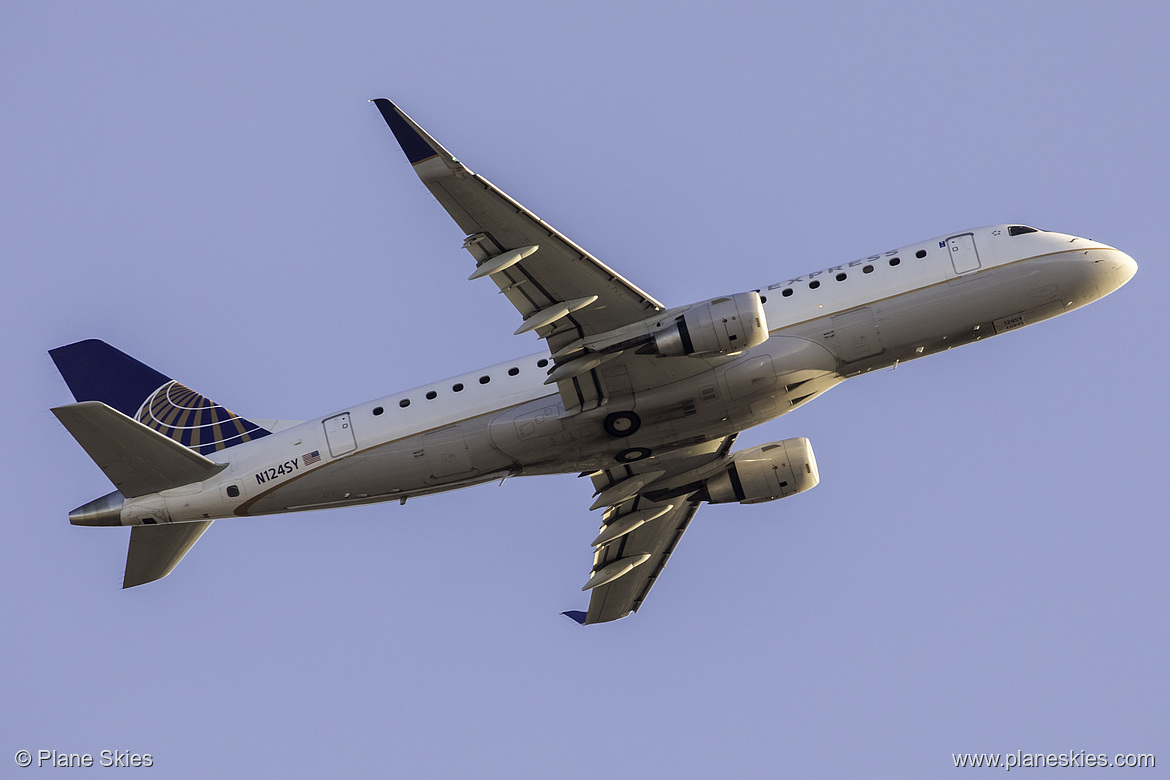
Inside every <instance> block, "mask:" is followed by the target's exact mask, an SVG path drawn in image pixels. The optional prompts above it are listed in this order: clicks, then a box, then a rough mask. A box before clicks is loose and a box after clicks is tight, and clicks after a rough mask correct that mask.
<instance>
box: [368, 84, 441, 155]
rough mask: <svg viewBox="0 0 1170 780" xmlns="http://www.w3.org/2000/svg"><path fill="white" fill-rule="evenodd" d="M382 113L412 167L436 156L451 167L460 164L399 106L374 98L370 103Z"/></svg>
mask: <svg viewBox="0 0 1170 780" xmlns="http://www.w3.org/2000/svg"><path fill="white" fill-rule="evenodd" d="M370 102H371V103H373V104H374V105H375V106H377V107H378V110H379V111H381V112H382V118H383V119H385V120H386V124H387V125H389V126H390V130H391V131H392V132H393V133H394V137H395V138H396V139H397V140H398V145H399V146H401V147H402V151H403V152H405V153H406V159H407V160H409V161H410V164H411V165H418V164H419V163H421V162H423V161H424V160H429V159H430V158H432V157H435V156H441V157H443V158H444V159H443V163H444V164H445V165H448V167H450V165H449V162H448V161H450V162H458V161H457V160H456V159H455V157H454V155H452V154H451V153H450V152H448V151H447V150H446V149H444V148H443V146H442V144H440V143H439V142H438V141H436V140H435V139H434V138H431V136H430V135H428V134H427V132H426V131H425V130H423V129H422V128H421V127H419V126H418V125H417V124H415V122H414V120H413V119H411V118H410V117H408V116H407V115H406V114H404V113H403V112H402V110H401V109H400V108H398V106H396V105H394V104H393V103H391V102H390V101H389V100H387V99H386V98H374V99H373V100H371V101H370Z"/></svg>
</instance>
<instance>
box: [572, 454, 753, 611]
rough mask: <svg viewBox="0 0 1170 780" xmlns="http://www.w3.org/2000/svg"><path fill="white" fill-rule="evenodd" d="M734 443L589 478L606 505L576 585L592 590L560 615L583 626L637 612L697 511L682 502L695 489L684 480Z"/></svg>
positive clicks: (720, 459)
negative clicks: (589, 561) (584, 607)
mask: <svg viewBox="0 0 1170 780" xmlns="http://www.w3.org/2000/svg"><path fill="white" fill-rule="evenodd" d="M734 439H735V437H734V436H728V437H727V438H725V439H723V440H722V441H716V442H709V443H706V444H703V445H698V446H695V447H690V448H684V449H682V450H679V451H677V452H675V453H672V454H671V455H668V456H666V457H665V458H663V459H659V458H655V459H651V460H648V461H645V462H639V463H638V464H637V466H638V468H634V467H632V466H630V465H626V466H621V467H615V468H612V469H605V470H603V471H601V472H598V473H597V474H594V475H592V478H593V485H594V487H595V488H596V489H597V491H598V493H597V501H596V502H595V503H594V505H593V506H594V508H599V507H601V506H605V507H607V508H606V510H605V513H604V515H603V516H602V526H601V529H600V532H599V533H598V535H597V538H596V539H595V540H594V542H593V544H594V547H595V548H596V551H595V552H594V555H593V570H592V572H591V574H590V577H589V581H588V582H586V584H585V587H584V588H582V590H589V591H591V595H590V597H589V611H588V612H580V611H571V612H566V613H564V614H566V615H568V616H569V617H571V618H573V619H574V620H576V621H577V622H578V623H582V624H586V625H587V624H591V623H605V622H608V621H610V620H617V619H619V618H623V617H625V616H626V615H628V614H630V613H631V612H637V611H638V608H639V607H641V606H642V603H643V602H644V601H645V600H646V596H647V594H649V592H650V588H652V587H654V583H655V582H657V581H658V577H659V575H661V574H662V569H663V568H664V567H665V566H666V562H667V561H668V560H669V559H670V556H671V554H672V553H673V552H674V549H675V547H676V546H678V543H679V540H680V539H682V535H683V532H684V531H686V530H687V526H688V525H690V522H691V519H692V518H693V517H694V516H695V513H696V512H697V511H698V510H699V503H700V502H699V501H697V500H694V501H692V500H691V499H690V497H689V496H690V495H691V494H693V493H694V492H695V490H696V489H697V487H698V486H697V485H696V484H694V482H693V481H692V479H691V478H692V477H697V476H698V475H700V474H703V473H709V472H711V471H713V470H714V469H715V468H716V467H717V465H718V464H720V463H722V462H723V461H724V460H725V459H726V457H727V453H728V451H729V450H730V449H731V444H732V442H733V441H734Z"/></svg>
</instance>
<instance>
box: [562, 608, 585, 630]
mask: <svg viewBox="0 0 1170 780" xmlns="http://www.w3.org/2000/svg"><path fill="white" fill-rule="evenodd" d="M561 614H562V615H564V616H565V617H567V618H568V619H569V620H572V621H573V622H574V623H576V624H577V625H579V626H583V625H585V618H586V617H587V616H588V614H589V613H588V612H582V611H581V610H579V609H570V610H568V611H567V612H562V613H561Z"/></svg>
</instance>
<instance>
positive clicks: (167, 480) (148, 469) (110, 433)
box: [53, 401, 227, 576]
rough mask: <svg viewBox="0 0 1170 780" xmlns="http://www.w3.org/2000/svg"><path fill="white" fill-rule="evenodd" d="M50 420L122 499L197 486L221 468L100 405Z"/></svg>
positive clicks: (76, 407)
mask: <svg viewBox="0 0 1170 780" xmlns="http://www.w3.org/2000/svg"><path fill="white" fill-rule="evenodd" d="M53 414H55V415H57V419H58V420H60V421H61V424H62V425H64V426H65V428H66V429H67V430H68V431H69V433H71V434H73V438H75V439H77V443H78V444H80V445H81V446H82V448H83V449H84V450H85V451H86V452H87V453H88V454H89V457H91V458H93V461H94V463H96V464H97V465H98V467H99V468H100V469H101V470H102V471H104V472H105V473H106V476H107V477H109V478H110V481H111V482H113V483H114V487H116V488H118V490H120V491H121V492H122V495H123V496H125V497H126V498H133V497H134V496H143V495H146V494H148V493H157V492H159V491H160V490H168V489H169V488H174V487H179V486H180V485H189V484H191V483H192V482H202V481H203V480H205V479H208V478H209V477H211V476H212V475H214V474H217V473H218V472H220V471H222V470H223V469H224V468H226V467H227V464H226V463H216V462H215V461H213V460H209V459H208V458H205V457H203V456H202V455H200V454H199V453H197V452H195V451H194V450H190V449H188V448H186V447H184V446H183V445H182V444H179V443H178V442H177V441H175V440H174V439H171V438H169V437H167V436H164V435H162V434H161V433H159V432H158V431H154V430H151V429H150V428H147V427H146V426H145V425H143V424H142V423H140V422H135V421H134V420H132V419H130V418H129V417H127V416H126V415H124V414H122V413H121V412H119V411H118V410H117V409H112V408H110V407H109V406H106V405H105V404H104V403H102V402H100V401H84V402H82V403H78V404H69V405H68V406H58V407H56V408H55V409H53ZM176 560H177V559H176ZM159 576H162V575H159Z"/></svg>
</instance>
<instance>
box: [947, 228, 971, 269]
mask: <svg viewBox="0 0 1170 780" xmlns="http://www.w3.org/2000/svg"><path fill="white" fill-rule="evenodd" d="M947 249H948V250H949V252H950V255H951V265H952V266H954V269H955V273H957V274H966V273H970V272H972V271H977V270H979V252H978V250H976V249H975V235H974V234H973V233H963V234H962V235H958V236H951V237H950V238H948V239H947Z"/></svg>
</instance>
